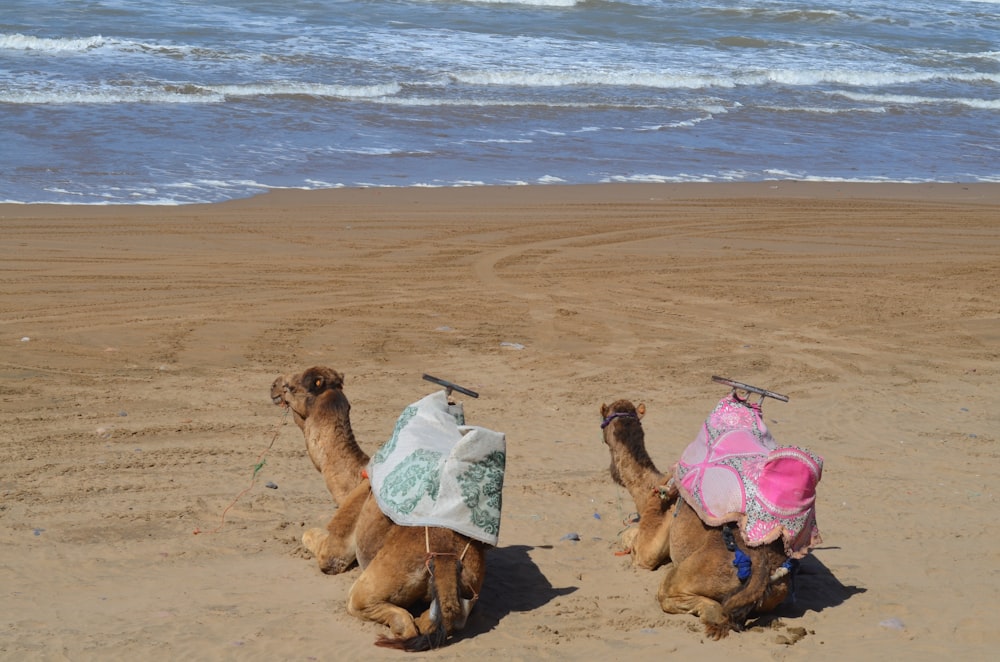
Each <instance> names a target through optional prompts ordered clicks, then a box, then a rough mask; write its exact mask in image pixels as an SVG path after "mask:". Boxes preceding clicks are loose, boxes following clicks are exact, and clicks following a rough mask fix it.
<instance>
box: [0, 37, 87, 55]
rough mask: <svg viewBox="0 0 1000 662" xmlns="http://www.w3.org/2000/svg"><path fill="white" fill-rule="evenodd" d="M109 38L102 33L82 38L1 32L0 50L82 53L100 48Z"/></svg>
mask: <svg viewBox="0 0 1000 662" xmlns="http://www.w3.org/2000/svg"><path fill="white" fill-rule="evenodd" d="M106 43H107V40H106V39H105V38H104V37H101V36H100V35H97V36H93V37H82V38H48V37H34V36H30V35H24V34H19V33H15V34H0V51H3V50H8V51H39V52H45V53H67V52H75V53H80V52H83V51H88V50H91V49H93V48H100V47H101V46H104V45H105V44H106Z"/></svg>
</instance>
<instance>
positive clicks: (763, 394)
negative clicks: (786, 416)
mask: <svg viewBox="0 0 1000 662" xmlns="http://www.w3.org/2000/svg"><path fill="white" fill-rule="evenodd" d="M712 381H713V382H718V383H719V384H725V385H726V386H729V387H731V388H732V389H733V392H734V393H735V392H736V391H746V392H747V393H756V394H757V395H759V396H760V399H761V401H763V400H764V398H774V399H775V400H781V401H782V402H788V396H787V395H782V394H780V393H775V392H774V391H768V390H767V389H766V388H760V387H759V386H751V385H750V384H744V383H743V382H737V381H734V380H732V379H727V378H725V377H719V376H717V375H712Z"/></svg>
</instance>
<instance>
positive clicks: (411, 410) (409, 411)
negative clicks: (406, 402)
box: [372, 405, 417, 464]
mask: <svg viewBox="0 0 1000 662" xmlns="http://www.w3.org/2000/svg"><path fill="white" fill-rule="evenodd" d="M416 415H417V408H416V407H414V406H413V405H410V406H409V407H407V408H406V409H404V410H403V413H402V414H400V415H399V418H397V419H396V428H395V429H394V430H393V431H392V436H391V437H390V438H389V441H387V442H385V443H384V444H382V448H380V449H378V452H377V453H375V457H373V458H372V462H374V463H375V464H383V463H384V462H385V460H386V458H387V457H389V455H391V454H392V452H393V451H394V450H396V444H397V443H399V433H400V432H401V431H402V429H403V428H405V427H406V424H407V423H409V422H410V419H411V418H413V417H414V416H416Z"/></svg>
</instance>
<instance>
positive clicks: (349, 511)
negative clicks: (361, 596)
mask: <svg viewBox="0 0 1000 662" xmlns="http://www.w3.org/2000/svg"><path fill="white" fill-rule="evenodd" d="M370 495H371V483H370V482H369V481H368V480H367V479H366V480H363V481H362V482H361V484H360V485H358V486H357V487H356V488H354V490H353V491H352V492H351V493H350V494H349V495H347V498H346V499H345V500H344V503H343V504H341V506H340V508H338V509H337V512H336V513H334V514H333V517H332V518H331V519H330V522H329V523H328V524H327V525H326V529H325V530H324V529H319V528H314V529H309V530H308V531H306V532H305V533H304V534H302V544H303V545H304V546H305V548H306V549H308V550H309V551H310V552H312V555H313V556H315V557H316V562H317V563H318V564H319V569H320V570H322V571H323V572H325V573H326V574H328V575H337V574H340V573H342V572H344V571H345V570H347V569H348V568H349V567H351V565H352V564H353V563H354V561H355V560H356V558H357V536H356V529H357V524H358V517H359V516H360V515H361V509H362V508H363V507H364V505H365V502H366V501H367V500H368V498H369V496H370Z"/></svg>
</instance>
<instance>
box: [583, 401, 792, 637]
mask: <svg viewBox="0 0 1000 662" xmlns="http://www.w3.org/2000/svg"><path fill="white" fill-rule="evenodd" d="M645 412H646V409H645V406H644V405H642V404H640V405H639V406H638V407H636V406H634V405H633V404H632V403H631V402H629V401H628V400H618V401H616V402H614V403H612V404H611V405H610V406H609V405H602V406H601V417H602V419H603V423H602V428H603V430H604V443H605V444H607V446H608V449H609V451H610V452H611V477H612V479H613V480H614V481H615V482H616V483H618V484H619V485H621V486H622V487H624V488H625V489H626V490H628V491H629V493H630V494H631V495H632V499H633V500H634V501H635V507H636V511H637V512H638V513H639V522H638V525H637V526H633V527H630V528H629V529H628V530H626V532H625V534H623V536H622V543H623V545H625V547H626V549H627V550H629V551H631V553H632V555H633V556H632V558H633V563H634V564H635V565H636V566H638V567H640V568H646V569H649V570H653V569H656V568H657V567H659V566H660V565H663V564H667V565H666V568H665V571H664V576H663V581H662V583H661V584H660V589H659V591H658V592H657V600H658V601H659V603H660V607H661V608H662V609H663V611H665V612H667V613H668V614H695V615H697V616H699V617H700V618H701V621H702V623H704V625H705V632H706V634H707V635H708V636H709V637H711V638H712V639H721V638H723V637H725V636H727V635H728V634H729V631H730V630H737V631H739V630H742V629H743V627H744V625H745V624H746V621H747V618H748V617H749V615H750V614H751V613H752V612H756V613H764V612H768V611H771V610H773V609H774V608H776V607H777V606H778V605H779V604H781V603H782V602H783V601H784V599H785V597H786V596H787V595H788V592H789V589H790V583H791V577H790V575H789V573H788V570H787V569H786V568H785V567H783V564H784V563H785V562H786V560H787V557H786V555H785V551H784V546H783V544H782V542H781V540H776V541H774V542H772V543H770V544H767V545H761V546H759V547H750V546H748V545H746V543H745V542H744V541H743V540H742V539H741V536H740V534H739V532H738V531H736V532H735V535H731V534H726V532H725V529H726V528H727V527H724V526H716V527H711V526H707V525H706V524H705V523H704V522H702V520H701V518H700V517H699V516H698V514H697V513H696V512H695V511H694V510H693V509H692V508H691V507H690V506H689V505H688V504H687V503H686V502H685V501H684V499H682V498H680V495H679V494H678V491H677V489H676V487H674V485H673V481H672V480H671V479H670V478H671V477H670V476H668V475H666V474H664V473H663V472H661V471H659V470H658V469H657V468H656V465H655V464H654V463H653V460H652V459H651V458H650V457H649V454H648V453H647V452H646V443H645V433H644V432H643V429H642V423H641V418H642V417H643V415H644V414H645ZM734 546H735V547H734ZM730 547H733V549H735V548H736V547H738V548H739V549H740V550H741V551H742V552H743V553H744V554H746V555H747V557H749V559H750V563H751V564H752V565H751V567H752V571H751V575H750V577H749V578H748V579H746V580H744V581H741V580H740V579H739V576H738V572H737V567H736V566H735V565H734V563H733V560H734V551H732V550H731V549H730Z"/></svg>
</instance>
